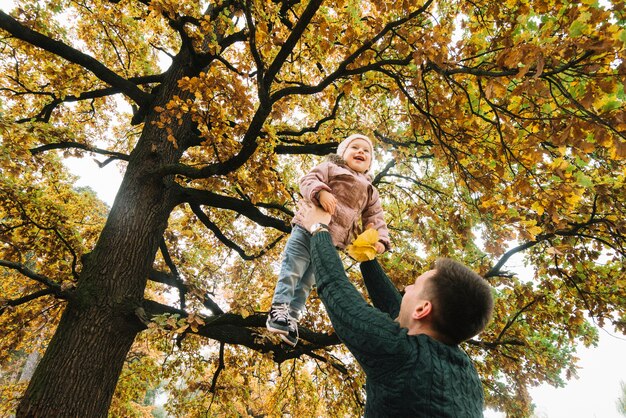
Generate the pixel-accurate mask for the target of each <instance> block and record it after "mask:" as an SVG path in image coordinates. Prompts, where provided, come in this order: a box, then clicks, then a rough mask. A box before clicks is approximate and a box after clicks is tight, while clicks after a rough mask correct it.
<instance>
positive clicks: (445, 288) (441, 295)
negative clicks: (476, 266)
mask: <svg viewBox="0 0 626 418" xmlns="http://www.w3.org/2000/svg"><path fill="white" fill-rule="evenodd" d="M429 283H430V286H429V291H430V292H429V293H430V294H431V298H432V304H433V327H434V328H435V330H436V331H437V332H439V333H441V334H443V336H444V337H446V338H448V339H449V343H451V344H460V343H461V342H463V341H465V340H467V339H469V338H472V337H473V336H474V335H476V334H478V333H479V332H481V331H482V330H483V329H485V327H486V326H487V323H488V322H489V320H490V319H491V313H492V311H493V295H492V294H491V286H490V285H489V283H487V281H486V280H485V279H483V278H482V277H481V276H480V275H478V274H477V273H475V272H474V271H472V270H470V269H469V268H468V267H466V266H465V265H463V264H461V263H459V262H458V261H454V260H451V259H449V258H440V259H438V260H437V261H436V262H435V275H434V276H432V277H431V278H430V280H429Z"/></svg>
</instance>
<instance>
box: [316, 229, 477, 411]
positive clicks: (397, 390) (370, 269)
mask: <svg viewBox="0 0 626 418" xmlns="http://www.w3.org/2000/svg"><path fill="white" fill-rule="evenodd" d="M311 260H312V263H313V266H314V269H315V278H316V283H317V291H318V294H319V295H320V298H321V299H322V302H323V303H324V306H325V307H326V310H327V312H328V316H329V317H330V320H331V322H332V324H333V327H334V328H335V332H336V333H337V335H338V336H339V338H340V339H341V341H342V342H343V343H344V344H345V345H346V347H348V349H349V350H350V352H351V353H352V354H353V355H354V357H355V358H356V360H357V361H358V362H359V364H360V365H361V367H362V368H363V370H364V371H365V375H366V378H367V379H366V385H365V390H366V394H367V401H366V404H365V417H372V418H383V417H390V418H391V417H393V418H399V417H425V418H426V417H428V418H430V417H482V416H483V412H482V411H483V391H482V384H481V382H480V379H479V377H478V374H477V373H476V370H475V369H474V366H473V365H472V363H471V361H470V359H469V357H468V356H467V354H465V352H464V351H462V350H461V349H460V348H459V347H458V346H449V345H446V344H443V343H440V342H438V341H436V340H434V339H432V338H431V337H429V336H427V335H423V334H421V335H408V334H407V332H408V330H407V329H406V328H401V327H400V325H399V324H398V323H397V322H396V321H395V320H394V318H396V317H397V316H398V312H399V310H400V301H401V297H400V293H399V292H398V290H397V289H396V288H395V287H394V285H393V284H392V283H391V281H390V280H389V278H388V277H387V275H386V274H385V273H384V272H383V271H382V269H381V267H380V265H379V264H378V262H377V261H375V260H374V261H368V262H365V263H362V264H361V272H362V273H363V279H364V281H365V285H366V287H367V290H368V293H369V294H370V296H371V298H372V302H373V303H374V305H375V306H376V307H373V306H371V305H369V304H368V303H367V302H366V301H365V299H364V298H363V296H362V295H361V294H360V293H359V292H358V290H356V288H355V287H354V286H353V285H352V283H350V282H349V280H348V278H347V277H346V274H345V272H344V267H343V264H342V262H341V259H340V258H339V255H338V254H337V250H336V249H335V248H334V247H333V244H332V241H331V238H330V234H328V233H327V232H320V233H317V234H315V235H314V236H313V238H312V241H311Z"/></svg>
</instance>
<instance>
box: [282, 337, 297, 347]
mask: <svg viewBox="0 0 626 418" xmlns="http://www.w3.org/2000/svg"><path fill="white" fill-rule="evenodd" d="M287 335H289V334H280V335H279V337H280V339H281V340H283V342H285V343H286V344H288V345H290V346H292V347H295V346H296V345H298V340H296V341H295V342H294V341H290V340H289V338H287Z"/></svg>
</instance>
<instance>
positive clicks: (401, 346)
mask: <svg viewBox="0 0 626 418" xmlns="http://www.w3.org/2000/svg"><path fill="white" fill-rule="evenodd" d="M310 251H311V261H312V263H313V268H314V269H315V279H316V282H317V291H318V294H319V296H320V298H321V300H322V302H323V303H324V306H325V307H326V311H327V312H328V316H329V317H330V321H331V322H332V324H333V327H334V329H335V332H336V333H337V335H338V336H339V338H340V339H341V341H342V342H343V343H344V344H345V345H346V347H348V349H349V350H350V352H351V353H352V354H353V355H354V357H355V358H356V359H357V361H358V362H359V364H360V365H361V367H362V368H363V370H364V371H365V373H366V374H367V375H368V377H370V378H374V379H375V378H377V377H381V376H385V375H388V374H389V373H392V372H394V371H395V370H397V369H398V368H399V367H401V366H402V365H403V364H404V362H405V361H406V360H407V359H408V358H409V357H410V356H411V355H412V353H413V352H414V350H415V348H414V346H413V345H412V344H411V343H410V341H409V338H408V337H407V330H406V329H405V328H401V327H400V325H399V324H398V323H397V322H395V321H394V320H393V319H392V318H391V317H390V316H389V315H388V314H386V313H384V312H381V311H380V310H379V309H377V308H375V307H373V306H371V305H369V304H368V303H367V302H366V301H365V299H364V298H363V296H362V295H361V293H359V291H358V290H357V289H356V288H355V287H354V285H352V283H350V281H349V280H348V277H347V276H346V273H345V271H344V267H343V264H342V262H341V259H340V258H339V255H338V254H337V251H336V250H335V248H334V246H333V243H332V240H331V237H330V234H329V233H327V232H319V233H317V234H315V235H314V236H313V237H312V239H311V250H310Z"/></svg>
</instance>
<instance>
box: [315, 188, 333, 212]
mask: <svg viewBox="0 0 626 418" xmlns="http://www.w3.org/2000/svg"><path fill="white" fill-rule="evenodd" d="M317 200H319V201H320V205H321V206H322V207H323V208H324V210H325V211H326V212H328V213H330V214H331V215H334V214H335V208H336V207H337V198H336V197H335V196H334V195H333V194H332V193H331V192H329V191H328V190H320V192H319V193H318V194H317Z"/></svg>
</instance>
